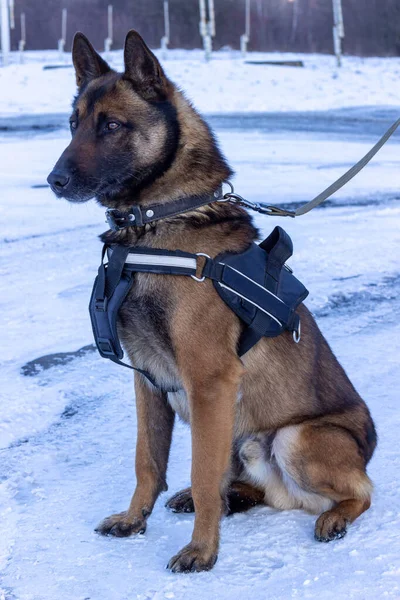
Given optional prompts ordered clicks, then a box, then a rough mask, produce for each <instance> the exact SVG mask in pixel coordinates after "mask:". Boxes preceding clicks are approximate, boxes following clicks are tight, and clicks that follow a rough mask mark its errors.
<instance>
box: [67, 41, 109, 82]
mask: <svg viewBox="0 0 400 600" xmlns="http://www.w3.org/2000/svg"><path fill="white" fill-rule="evenodd" d="M72 61H73V63H74V67H75V75H76V85H77V86H78V87H79V88H81V87H82V86H83V85H86V84H87V83H89V81H91V80H92V79H95V78H96V77H100V76H101V75H105V74H106V73H108V72H109V71H111V68H110V67H109V66H108V64H107V63H106V61H105V60H103V59H102V58H101V56H100V54H97V52H96V50H95V49H94V48H93V46H92V44H91V43H90V42H89V40H88V39H87V37H86V36H85V35H83V33H81V32H80V31H78V33H76V34H75V37H74V41H73V42H72Z"/></svg>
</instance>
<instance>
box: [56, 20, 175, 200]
mask: <svg viewBox="0 0 400 600" xmlns="http://www.w3.org/2000/svg"><path fill="white" fill-rule="evenodd" d="M72 57H73V63H74V66H75V72H76V81H77V86H78V95H77V97H76V99H75V101H74V103H73V112H72V115H71V118H70V127H71V134H72V141H71V143H70V144H69V146H68V147H67V148H66V149H65V150H64V152H63V154H62V155H61V157H60V158H59V160H58V161H57V163H56V165H55V167H54V169H53V171H52V172H51V173H50V175H49V176H48V178H47V181H48V183H49V184H50V186H51V188H52V190H53V192H54V193H55V194H56V195H57V196H59V197H64V198H66V199H67V200H70V201H71V202H86V201H87V200H89V199H90V198H93V197H97V198H98V199H99V200H100V201H102V202H103V203H105V204H111V205H112V204H113V198H116V197H118V196H119V195H121V194H123V195H124V194H125V193H129V195H130V196H134V195H135V193H136V192H137V191H139V190H140V189H141V188H143V186H145V185H146V184H148V183H149V182H150V181H152V180H154V179H155V178H156V177H157V176H159V175H161V174H162V173H163V172H165V170H166V169H167V168H168V167H169V165H170V164H171V163H172V161H173V158H174V155H175V153H176V150H177V147H178V140H179V126H178V120H177V115H176V110H175V108H174V105H173V103H172V101H171V100H172V96H173V94H174V86H173V84H172V83H171V82H170V81H169V80H168V79H167V77H166V75H165V73H164V71H163V69H162V67H161V65H160V63H159V62H158V60H157V58H156V57H155V55H154V54H153V53H152V52H151V50H150V49H149V48H148V47H147V46H146V44H145V43H144V41H143V39H142V38H141V37H140V35H139V34H138V33H136V31H130V32H129V33H128V35H127V37H126V41H125V50H124V60H125V72H124V73H117V72H115V71H114V70H112V69H111V68H110V67H109V65H108V64H107V63H106V62H105V61H104V60H103V59H102V58H101V56H100V55H99V54H97V52H96V51H95V50H94V48H93V46H92V45H91V44H90V42H89V41H88V39H87V38H86V37H85V36H84V35H83V34H82V33H77V34H76V35H75V38H74V42H73V50H72Z"/></svg>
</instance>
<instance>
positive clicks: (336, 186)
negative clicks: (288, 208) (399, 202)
mask: <svg viewBox="0 0 400 600" xmlns="http://www.w3.org/2000/svg"><path fill="white" fill-rule="evenodd" d="M399 125H400V119H398V120H397V121H396V123H393V125H392V126H391V128H390V129H388V131H387V132H386V133H385V135H384V136H383V137H381V139H380V140H379V142H378V143H377V144H375V146H374V147H373V148H371V150H370V151H369V152H368V153H367V154H366V155H365V156H364V157H363V158H362V159H361V160H360V161H359V162H358V163H357V164H356V165H354V167H351V169H349V170H348V171H347V173H345V174H344V175H342V176H341V177H340V178H339V179H338V180H337V181H335V183H332V185H330V186H329V187H328V188H327V189H326V190H324V191H323V192H321V193H320V194H318V196H316V197H315V198H314V199H313V200H310V202H307V203H306V204H304V205H303V206H300V207H299V208H298V209H297V210H295V212H294V216H295V217H300V216H301V215H305V214H306V213H308V212H310V210H312V209H313V208H315V207H316V206H318V205H319V204H321V203H322V202H325V200H327V199H328V198H330V197H331V196H333V194H334V193H335V192H337V191H338V190H340V189H341V188H342V187H343V186H345V185H346V183H348V182H349V181H351V180H352V179H353V177H355V176H356V175H358V173H359V172H360V171H362V169H363V168H364V167H365V166H366V165H367V164H368V163H369V162H370V161H371V160H372V159H373V158H374V156H375V155H376V154H377V153H378V152H379V150H380V149H381V148H382V147H383V146H384V145H385V144H386V142H387V141H388V140H389V138H391V137H392V135H393V134H394V132H395V131H396V129H397V128H398V127H399Z"/></svg>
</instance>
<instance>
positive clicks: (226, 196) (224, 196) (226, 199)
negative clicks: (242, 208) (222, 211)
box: [217, 181, 235, 202]
mask: <svg viewBox="0 0 400 600" xmlns="http://www.w3.org/2000/svg"><path fill="white" fill-rule="evenodd" d="M224 184H226V185H229V187H230V189H231V191H230V192H226V194H222V198H219V199H218V200H217V202H231V198H230V195H231V194H234V193H235V189H234V187H233V185H232V184H231V182H230V181H224V183H223V184H222V185H224Z"/></svg>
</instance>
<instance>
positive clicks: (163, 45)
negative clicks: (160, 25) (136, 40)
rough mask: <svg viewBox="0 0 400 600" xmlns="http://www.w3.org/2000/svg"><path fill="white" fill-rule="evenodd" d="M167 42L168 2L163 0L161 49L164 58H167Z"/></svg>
mask: <svg viewBox="0 0 400 600" xmlns="http://www.w3.org/2000/svg"><path fill="white" fill-rule="evenodd" d="M168 44H169V3H168V0H164V36H163V37H162V38H161V50H162V57H163V58H164V60H165V59H166V58H167V50H168Z"/></svg>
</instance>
